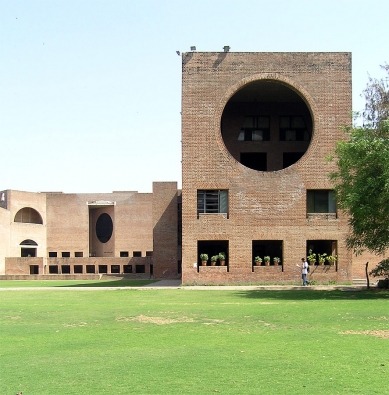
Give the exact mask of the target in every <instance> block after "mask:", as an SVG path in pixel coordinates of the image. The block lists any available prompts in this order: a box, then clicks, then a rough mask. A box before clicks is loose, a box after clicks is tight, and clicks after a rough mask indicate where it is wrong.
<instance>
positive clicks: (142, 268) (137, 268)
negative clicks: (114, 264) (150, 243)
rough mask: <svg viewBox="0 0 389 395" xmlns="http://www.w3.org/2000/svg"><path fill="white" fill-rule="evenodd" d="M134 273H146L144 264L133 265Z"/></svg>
mask: <svg viewBox="0 0 389 395" xmlns="http://www.w3.org/2000/svg"><path fill="white" fill-rule="evenodd" d="M135 273H146V267H145V265H135Z"/></svg>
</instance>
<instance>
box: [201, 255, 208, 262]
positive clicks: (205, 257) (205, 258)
mask: <svg viewBox="0 0 389 395" xmlns="http://www.w3.org/2000/svg"><path fill="white" fill-rule="evenodd" d="M200 259H201V261H202V262H206V261H207V260H208V254H200Z"/></svg>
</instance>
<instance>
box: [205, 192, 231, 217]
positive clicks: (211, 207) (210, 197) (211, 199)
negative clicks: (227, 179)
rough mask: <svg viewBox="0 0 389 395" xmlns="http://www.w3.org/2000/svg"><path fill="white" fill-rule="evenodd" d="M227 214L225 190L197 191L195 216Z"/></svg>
mask: <svg viewBox="0 0 389 395" xmlns="http://www.w3.org/2000/svg"><path fill="white" fill-rule="evenodd" d="M220 213H224V214H228V191H227V190H198V191H197V216H199V214H220Z"/></svg>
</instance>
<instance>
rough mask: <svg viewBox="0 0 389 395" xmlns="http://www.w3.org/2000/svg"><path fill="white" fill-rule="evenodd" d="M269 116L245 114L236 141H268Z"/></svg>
mask: <svg viewBox="0 0 389 395" xmlns="http://www.w3.org/2000/svg"><path fill="white" fill-rule="evenodd" d="M269 140H270V118H269V117H256V116H245V117H244V121H243V125H242V128H241V129H240V133H239V136H238V141H269Z"/></svg>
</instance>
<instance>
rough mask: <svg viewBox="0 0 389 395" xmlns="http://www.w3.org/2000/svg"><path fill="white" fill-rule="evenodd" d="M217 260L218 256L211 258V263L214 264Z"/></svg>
mask: <svg viewBox="0 0 389 395" xmlns="http://www.w3.org/2000/svg"><path fill="white" fill-rule="evenodd" d="M218 259H219V255H213V256H211V262H216V261H217V260H218Z"/></svg>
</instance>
